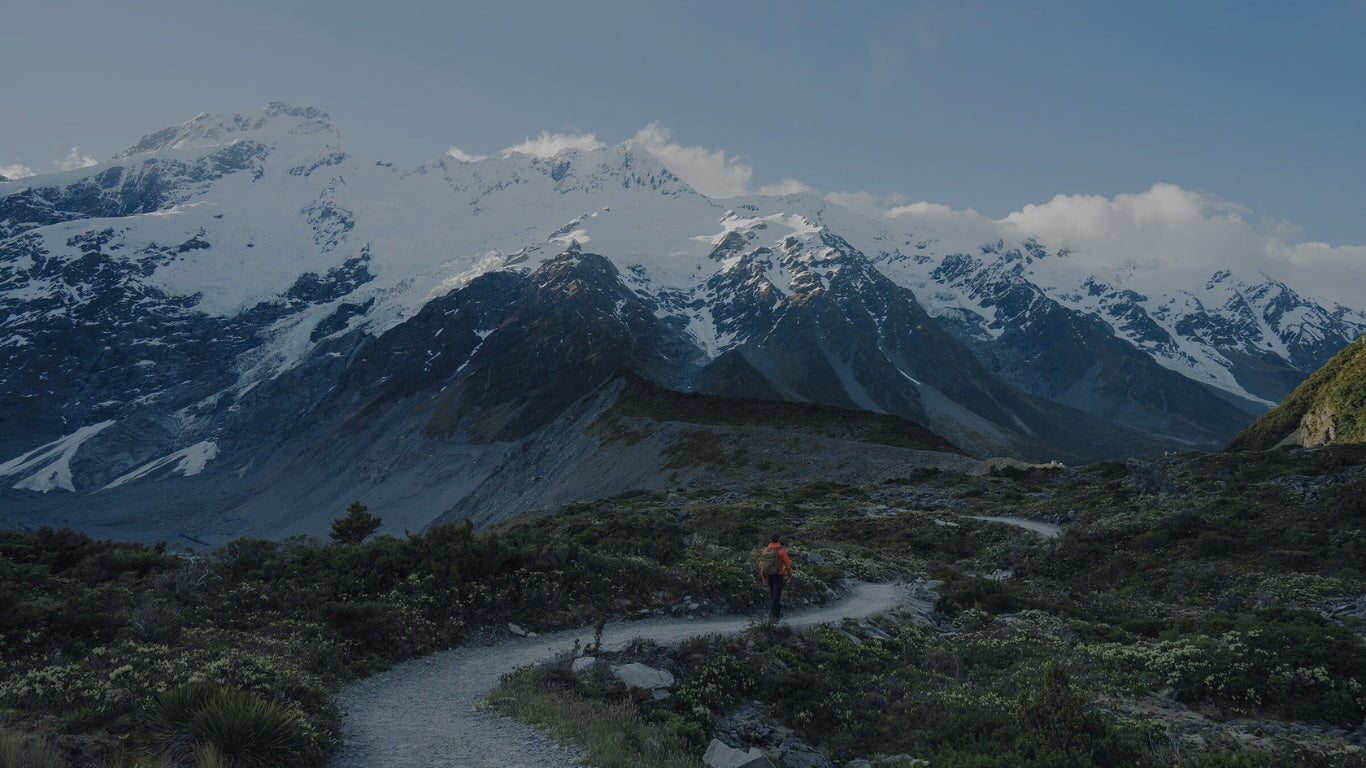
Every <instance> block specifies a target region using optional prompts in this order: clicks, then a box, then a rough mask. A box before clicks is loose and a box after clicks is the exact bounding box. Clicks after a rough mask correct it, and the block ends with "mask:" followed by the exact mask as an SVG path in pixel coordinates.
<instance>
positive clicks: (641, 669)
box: [612, 662, 674, 690]
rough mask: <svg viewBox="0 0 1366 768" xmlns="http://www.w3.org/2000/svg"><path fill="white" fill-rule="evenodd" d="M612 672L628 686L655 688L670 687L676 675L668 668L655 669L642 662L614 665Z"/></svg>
mask: <svg viewBox="0 0 1366 768" xmlns="http://www.w3.org/2000/svg"><path fill="white" fill-rule="evenodd" d="M612 674H613V675H614V676H616V678H617V679H618V680H620V681H621V682H623V683H625V684H626V686H627V687H628V688H645V689H647V690H655V689H656V688H668V687H670V686H672V685H673V684H674V676H673V675H671V674H669V672H668V671H667V670H663V669H655V668H654V667H649V666H646V665H644V664H641V663H640V662H635V663H633V664H619V665H616V666H613V667H612Z"/></svg>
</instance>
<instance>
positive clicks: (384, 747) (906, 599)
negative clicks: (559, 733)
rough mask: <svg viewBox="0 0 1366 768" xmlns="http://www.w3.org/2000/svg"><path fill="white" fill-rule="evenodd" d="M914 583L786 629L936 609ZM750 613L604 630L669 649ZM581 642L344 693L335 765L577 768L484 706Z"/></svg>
mask: <svg viewBox="0 0 1366 768" xmlns="http://www.w3.org/2000/svg"><path fill="white" fill-rule="evenodd" d="M925 597H926V595H924V594H922V593H921V590H918V589H917V588H916V587H915V586H913V585H907V584H857V585H855V586H854V588H853V589H852V590H851V591H850V592H849V593H848V594H847V595H846V596H845V597H843V598H841V599H839V600H836V601H834V602H832V603H830V604H829V605H825V606H821V607H820V608H815V609H812V610H809V611H802V612H800V613H795V614H793V615H791V616H790V617H788V618H785V619H784V622H785V623H787V624H789V625H791V626H811V625H815V624H823V623H826V622H833V621H839V620H840V619H844V618H861V617H865V616H872V615H875V614H878V613H883V612H885V611H888V610H890V609H892V608H897V607H902V606H904V607H909V608H913V609H915V610H917V611H926V612H927V611H929V610H931V609H932V608H933V598H932V597H931V598H930V599H929V600H926V599H925ZM751 620H752V619H751V618H750V617H748V616H718V617H711V618H654V619H645V620H641V621H626V622H613V623H610V624H608V625H607V626H606V627H605V629H604V630H603V634H602V644H603V647H604V648H609V649H612V648H620V647H623V646H625V645H627V644H629V643H630V642H631V641H632V640H634V639H636V638H644V639H649V640H653V641H654V642H656V643H660V644H664V645H668V644H673V643H677V642H679V641H682V640H685V639H687V638H689V637H696V636H698V635H707V634H725V633H733V632H739V631H741V630H743V629H744V628H745V627H746V626H748V625H749V623H750V621H751ZM576 640H577V641H578V642H579V643H580V645H581V646H583V645H587V644H589V643H591V642H593V628H592V627H581V628H579V629H573V630H566V631H563V632H557V633H554V634H550V635H541V636H536V637H524V638H514V639H510V640H505V641H499V642H497V643H495V644H493V645H486V646H463V647H460V648H454V649H451V650H448V651H442V652H440V653H435V654H432V655H430V656H426V657H424V658H421V659H414V660H412V661H408V662H404V663H403V664H399V665H398V666H396V667H394V668H393V669H391V670H389V671H387V672H384V673H382V674H379V675H376V676H375V677H372V678H369V679H367V680H363V681H361V682H359V683H356V684H353V685H351V686H348V687H347V688H345V689H344V690H343V691H342V693H341V695H340V697H339V701H338V703H339V706H340V707H341V710H342V712H343V718H344V720H343V732H342V738H343V743H342V747H341V749H340V750H339V752H338V754H337V756H336V757H335V758H334V759H333V761H332V763H331V768H485V767H487V768H505V767H506V766H509V765H516V766H524V767H525V768H538V767H544V768H552V767H556V768H558V767H559V766H567V765H576V764H578V759H579V757H580V753H579V752H578V751H577V750H576V749H574V748H573V747H569V746H564V745H559V744H556V743H554V742H552V741H550V740H549V739H547V738H546V737H545V736H543V735H541V734H540V733H538V732H537V731H535V730H532V729H531V728H529V727H527V726H525V725H523V724H521V723H519V722H517V721H515V720H512V719H510V718H506V717H500V716H498V715H495V714H493V713H491V712H488V711H484V710H480V709H478V708H477V706H478V704H479V702H480V701H482V700H483V698H484V697H485V695H487V693H488V692H489V691H490V690H491V689H492V688H493V687H494V686H495V685H497V683H498V680H499V679H500V678H501V677H502V676H503V675H504V674H506V673H508V672H511V671H512V670H514V669H516V668H518V667H521V666H526V665H528V664H534V663H537V662H541V661H545V660H547V659H551V658H553V657H555V656H557V655H561V654H567V653H569V652H570V651H571V649H572V648H573V647H574V642H575V641H576Z"/></svg>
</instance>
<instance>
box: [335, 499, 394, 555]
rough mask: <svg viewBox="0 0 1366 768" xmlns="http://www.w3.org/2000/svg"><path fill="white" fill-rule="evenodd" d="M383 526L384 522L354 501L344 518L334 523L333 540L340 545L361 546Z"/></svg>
mask: <svg viewBox="0 0 1366 768" xmlns="http://www.w3.org/2000/svg"><path fill="white" fill-rule="evenodd" d="M383 524H384V521H383V520H380V519H379V518H378V517H376V516H374V515H372V514H370V512H369V510H368V509H367V508H366V506H365V505H364V504H362V503H360V502H359V501H353V502H351V504H350V506H348V507H347V508H346V514H345V515H344V516H342V517H339V518H337V519H336V520H333V521H332V540H333V541H335V542H337V543H339V544H359V543H361V542H362V541H365V539H366V538H367V537H368V536H370V534H372V533H374V532H375V531H378V530H379V527H380V526H381V525H383Z"/></svg>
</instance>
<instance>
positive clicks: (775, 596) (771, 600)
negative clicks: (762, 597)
mask: <svg viewBox="0 0 1366 768" xmlns="http://www.w3.org/2000/svg"><path fill="white" fill-rule="evenodd" d="M782 597H783V575H782V574H781V573H775V574H773V575H772V576H769V577H768V615H769V617H770V618H772V619H773V620H774V621H777V620H778V619H781V618H782V617H783V606H782V603H781V602H780V601H781V600H782Z"/></svg>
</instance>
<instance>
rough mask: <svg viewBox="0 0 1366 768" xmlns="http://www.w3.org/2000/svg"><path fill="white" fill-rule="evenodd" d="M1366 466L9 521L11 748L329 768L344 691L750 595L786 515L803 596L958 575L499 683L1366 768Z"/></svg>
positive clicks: (6, 651)
mask: <svg viewBox="0 0 1366 768" xmlns="http://www.w3.org/2000/svg"><path fill="white" fill-rule="evenodd" d="M1363 459H1366V447H1363V446H1340V447H1330V448H1323V449H1316V450H1300V449H1296V450H1291V451H1284V450H1281V451H1271V452H1264V453H1243V454H1219V455H1213V456H1193V455H1192V456H1173V457H1168V458H1165V459H1163V460H1162V461H1160V462H1157V463H1154V464H1141V463H1131V464H1130V465H1128V466H1126V465H1124V464H1117V463H1106V464H1098V465H1091V466H1086V467H1081V468H1075V469H1061V468H1053V469H1045V468H1035V469H1016V468H1003V469H1000V470H997V471H996V472H994V473H991V474H987V475H967V474H960V473H956V472H943V471H938V470H933V469H930V470H918V471H916V472H915V473H913V474H911V475H909V476H905V477H890V478H885V479H884V481H883V482H881V483H878V484H874V485H868V486H857V487H856V486H846V485H839V484H833V483H818V484H811V485H806V486H801V487H795V488H777V487H762V486H761V487H754V488H751V489H749V490H748V491H744V492H740V491H734V490H726V491H719V490H717V491H708V490H696V489H695V490H689V491H678V492H663V491H661V492H649V493H636V494H624V495H622V496H618V497H614V498H610V499H604V500H601V501H597V502H592V503H585V504H579V505H574V506H571V507H568V508H565V509H563V510H562V511H560V512H558V513H556V514H553V515H545V516H541V517H535V518H530V519H524V520H521V521H518V522H517V523H515V524H512V525H508V526H505V527H503V528H500V529H498V530H493V531H487V532H480V533H476V532H475V531H473V530H472V529H471V528H470V527H469V526H460V525H442V526H436V527H434V528H432V529H430V530H427V531H424V532H421V533H416V534H411V535H407V536H403V537H395V536H381V537H378V538H374V539H370V540H368V541H362V542H360V543H341V542H339V541H333V542H328V543H322V542H317V541H309V540H302V539H300V540H291V541H286V542H271V541H262V540H237V541H233V542H231V543H230V544H228V545H226V546H224V547H221V548H219V549H216V550H213V551H211V552H206V553H201V554H197V555H194V556H180V555H174V554H171V553H169V552H167V551H165V549H164V548H162V547H145V546H141V545H133V544H121V543H111V542H98V541H94V540H91V539H89V538H88V537H85V536H83V535H81V534H79V533H75V532H72V531H66V530H51V529H44V530H41V531H36V532H32V533H14V532H11V533H5V534H2V535H0V651H2V652H0V707H3V708H4V711H3V713H0V723H4V726H3V727H4V729H5V730H4V733H3V735H2V736H0V738H3V743H0V766H5V768H8V767H9V766H20V765H28V764H30V763H29V762H25V760H29V761H30V762H31V761H34V760H37V759H39V758H38V757H32V756H35V755H37V756H44V757H43V759H47V758H48V757H51V758H52V759H53V760H57V759H61V760H64V761H65V764H67V765H97V766H98V765H124V766H133V765H208V764H216V765H242V766H246V765H299V766H308V765H315V766H316V765H322V764H324V763H325V761H326V758H327V756H328V755H329V754H330V753H331V752H332V751H333V750H334V749H335V747H336V745H337V739H338V733H339V717H338V713H337V710H336V708H335V705H334V703H333V697H334V695H335V692H336V691H337V690H338V689H339V687H340V686H341V685H343V684H345V683H346V682H349V681H352V680H356V679H359V678H362V677H365V676H368V675H370V674H374V673H375V672H377V671H379V670H382V669H384V668H385V667H387V666H388V665H390V664H392V663H394V662H396V661H398V660H400V659H404V658H409V657H413V656H418V655H422V654H425V653H427V652H429V651H431V650H434V649H438V648H442V647H446V646H449V645H452V644H457V643H460V642H465V641H467V640H468V639H469V638H471V637H472V636H485V635H488V634H490V633H494V634H496V633H497V632H500V631H505V630H503V628H504V627H505V626H506V622H508V621H515V622H516V623H517V624H519V625H521V626H524V627H526V628H528V629H532V630H536V631H543V630H548V629H551V628H556V627H563V626H569V625H578V624H580V623H582V622H584V621H585V620H588V621H591V620H592V619H593V618H594V617H606V616H623V615H640V614H642V613H679V614H686V613H689V612H698V613H705V612H708V611H727V612H730V611H741V612H745V611H753V610H755V609H756V608H757V606H758V605H759V603H760V601H761V599H762V595H761V592H760V589H759V586H758V585H757V583H756V580H755V576H754V572H753V568H754V565H753V560H754V557H755V555H756V554H757V552H758V549H759V548H760V546H761V545H762V542H764V541H765V540H766V539H767V537H768V534H770V533H772V532H773V531H780V532H782V533H783V534H784V536H785V539H786V540H787V541H788V542H789V547H790V549H791V551H792V553H793V557H794V563H795V566H796V568H797V570H798V574H799V578H798V579H797V581H796V582H795V583H794V584H793V588H792V590H791V591H790V593H789V594H788V595H787V599H788V601H789V607H797V606H800V605H802V604H812V603H817V602H823V601H825V600H827V599H829V598H830V597H831V596H832V595H833V594H835V590H837V589H838V585H839V583H840V581H841V580H842V579H846V578H858V579H864V580H884V579H891V578H907V579H919V580H923V581H924V582H925V583H926V584H927V585H933V586H935V588H936V589H937V592H938V595H939V601H938V605H937V606H936V608H935V611H934V613H933V615H932V620H930V621H929V622H928V623H927V622H926V621H922V620H919V619H917V618H915V617H914V616H911V615H891V616H888V617H885V618H884V619H881V620H879V621H877V622H868V623H866V624H863V625H857V626H854V625H851V626H848V627H832V628H827V629H818V630H816V631H813V632H796V631H791V630H788V629H786V628H784V627H783V626H781V625H780V626H777V627H772V628H769V627H761V626H756V627H755V628H754V629H752V630H751V631H749V632H747V633H745V634H742V635H739V636H736V637H731V638H722V637H711V638H701V639H698V640H695V641H692V642H689V643H685V644H684V645H683V646H681V647H678V648H658V649H655V648H649V647H644V646H641V647H636V648H634V649H632V650H631V651H630V653H631V654H634V656H635V658H638V659H643V660H647V661H649V662H650V663H653V664H655V665H657V666H659V665H662V666H665V667H667V668H670V669H671V670H672V671H674V673H675V674H676V676H677V677H678V679H679V684H678V687H677V689H676V692H675V694H674V695H673V696H671V697H669V698H667V699H664V700H662V701H656V700H654V699H652V698H648V697H646V698H642V697H639V696H635V695H633V694H632V693H631V692H629V691H626V690H622V689H620V688H619V687H617V686H614V685H612V684H611V683H610V682H608V681H606V680H605V679H603V678H601V677H595V676H594V675H593V674H591V673H590V674H586V675H574V674H573V673H571V672H570V671H569V670H568V667H567V664H565V665H563V666H550V667H546V668H542V669H538V670H529V671H527V672H525V673H523V675H522V676H521V677H519V678H517V679H515V680H511V681H509V685H517V686H522V688H521V689H520V690H523V691H525V693H524V694H523V695H522V696H521V698H522V699H524V700H525V699H526V697H527V696H531V695H543V696H546V697H549V698H551V699H553V700H554V701H555V702H557V706H564V707H573V706H594V705H596V704H602V703H607V704H611V705H612V707H610V709H612V711H621V707H620V706H618V705H626V706H627V707H628V708H629V710H630V711H632V712H634V713H636V715H637V716H638V717H639V718H640V720H641V721H642V722H644V723H646V724H648V725H650V726H651V727H654V728H657V729H660V731H661V733H667V734H668V735H669V740H668V741H667V742H665V741H660V742H659V743H674V744H676V743H680V742H679V740H681V743H685V744H687V745H689V748H690V749H692V750H694V751H695V754H696V755H700V754H701V749H702V748H703V747H705V745H706V742H707V740H708V738H709V736H710V734H711V733H712V732H713V729H714V728H715V727H716V725H717V723H718V722H719V721H723V720H725V719H726V718H727V717H731V716H733V715H734V714H735V713H736V712H737V710H741V711H751V712H759V713H761V716H762V717H763V718H764V719H765V721H766V722H768V723H770V724H772V727H773V728H774V729H780V730H781V732H783V733H790V734H795V735H796V736H799V737H800V738H801V739H802V740H804V741H805V742H806V743H809V744H811V745H813V746H814V747H815V748H817V749H819V750H821V751H822V752H823V753H824V754H826V755H828V756H829V757H830V758H832V759H834V760H836V761H837V762H838V763H839V764H843V762H844V761H848V760H851V759H854V758H858V757H863V758H869V759H873V758H876V757H877V756H878V755H898V754H906V755H913V756H915V757H918V758H923V759H928V760H929V761H930V764H931V765H937V766H938V765H947V766H955V765H956V766H1007V765H1009V766H1029V765H1034V766H1058V765H1134V766H1184V767H1186V768H1196V767H1200V768H1207V767H1209V766H1272V765H1323V766H1328V765H1333V766H1339V765H1360V764H1366V763H1363V758H1362V755H1363V752H1362V751H1361V748H1360V747H1359V744H1360V743H1361V741H1362V739H1363V737H1366V730H1364V729H1362V728H1361V725H1362V723H1363V720H1366V639H1363V634H1362V633H1363V626H1364V625H1363V623H1362V619H1361V615H1362V613H1363V611H1366V603H1363V596H1366V540H1363V538H1362V535H1361V531H1362V529H1363V527H1364V526H1363V518H1366V471H1364V470H1363ZM339 512H340V510H339ZM374 512H375V513H377V514H379V515H381V516H382V514H383V510H374ZM973 515H986V516H995V515H1016V516H1022V517H1026V518H1032V519H1038V520H1047V521H1051V522H1055V523H1060V524H1061V525H1062V526H1063V534H1062V535H1061V536H1060V537H1058V538H1056V539H1044V538H1041V537H1039V536H1036V535H1034V534H1032V533H1029V532H1027V531H1023V530H1021V529H1019V528H1016V527H1013V526H1009V525H1002V524H999V523H994V522H989V521H983V520H977V519H973V517H971V516H973ZM347 530H352V529H351V528H348V529H347ZM360 530H361V531H362V535H363V531H364V528H363V527H361V528H360ZM343 538H346V537H343ZM351 538H354V536H351ZM643 574H649V588H648V589H645V588H643V587H642V584H643V580H642V575H643ZM622 658H625V657H624V656H623V657H622ZM814 691H820V692H821V693H820V694H815V693H813V692H814ZM642 748H643V747H642ZM25 755H28V756H30V757H24V756H25ZM210 760H217V761H218V762H216V763H211V762H209V761H210ZM47 764H53V765H55V764H59V763H56V762H49V763H47Z"/></svg>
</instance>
